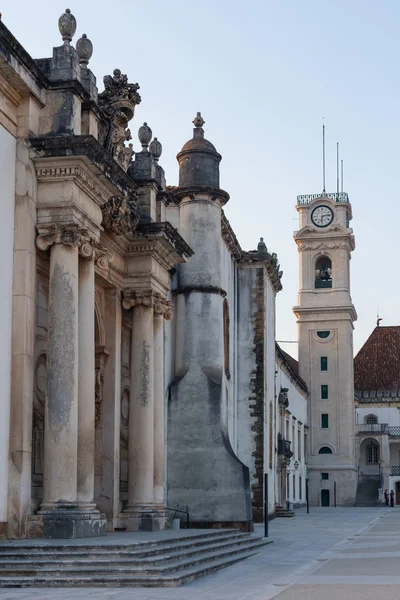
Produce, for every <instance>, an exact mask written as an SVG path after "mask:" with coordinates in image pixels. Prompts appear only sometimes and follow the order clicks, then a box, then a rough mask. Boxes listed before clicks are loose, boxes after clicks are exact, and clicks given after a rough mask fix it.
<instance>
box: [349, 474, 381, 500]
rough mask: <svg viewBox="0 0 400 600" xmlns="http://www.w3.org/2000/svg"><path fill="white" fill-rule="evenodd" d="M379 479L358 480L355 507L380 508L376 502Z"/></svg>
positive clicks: (364, 478) (365, 478)
mask: <svg viewBox="0 0 400 600" xmlns="http://www.w3.org/2000/svg"><path fill="white" fill-rule="evenodd" d="M378 488H379V477H372V476H370V477H363V478H362V479H359V481H358V485H357V492H356V500H355V503H354V505H355V506H382V502H380V501H379V500H378V494H379V492H378Z"/></svg>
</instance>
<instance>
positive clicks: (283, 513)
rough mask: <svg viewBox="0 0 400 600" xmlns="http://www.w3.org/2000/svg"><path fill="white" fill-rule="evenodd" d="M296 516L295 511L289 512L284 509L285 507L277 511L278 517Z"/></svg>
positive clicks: (280, 507)
mask: <svg viewBox="0 0 400 600" xmlns="http://www.w3.org/2000/svg"><path fill="white" fill-rule="evenodd" d="M295 514H296V513H295V512H294V510H289V509H288V508H284V507H283V506H277V507H276V509H275V516H276V517H294V516H295Z"/></svg>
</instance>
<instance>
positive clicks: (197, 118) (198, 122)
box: [192, 112, 205, 127]
mask: <svg viewBox="0 0 400 600" xmlns="http://www.w3.org/2000/svg"><path fill="white" fill-rule="evenodd" d="M192 123H193V125H194V126H195V127H203V125H204V123H205V120H204V119H203V117H202V116H201V112H198V113H197V115H196V116H195V118H194V119H193V121H192Z"/></svg>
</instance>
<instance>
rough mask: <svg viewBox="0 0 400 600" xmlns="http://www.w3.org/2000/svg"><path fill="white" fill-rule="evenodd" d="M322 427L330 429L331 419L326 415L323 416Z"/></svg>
mask: <svg viewBox="0 0 400 600" xmlns="http://www.w3.org/2000/svg"><path fill="white" fill-rule="evenodd" d="M321 427H322V429H328V427H329V417H328V415H327V414H326V413H324V414H322V415H321Z"/></svg>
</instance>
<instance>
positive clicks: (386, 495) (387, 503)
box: [385, 490, 389, 506]
mask: <svg viewBox="0 0 400 600" xmlns="http://www.w3.org/2000/svg"><path fill="white" fill-rule="evenodd" d="M385 504H386V506H389V494H388V491H387V490H385Z"/></svg>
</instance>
